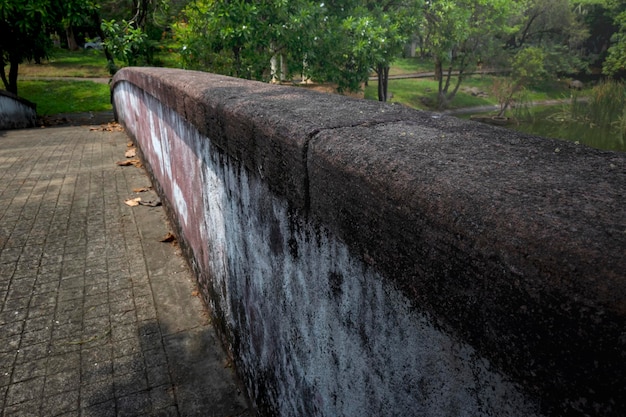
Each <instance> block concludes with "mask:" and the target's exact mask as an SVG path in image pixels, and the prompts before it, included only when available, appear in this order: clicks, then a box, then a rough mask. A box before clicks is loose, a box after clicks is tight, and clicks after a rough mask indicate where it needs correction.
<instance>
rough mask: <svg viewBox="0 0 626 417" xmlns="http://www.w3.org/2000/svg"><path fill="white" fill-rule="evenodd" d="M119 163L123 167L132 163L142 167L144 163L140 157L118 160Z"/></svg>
mask: <svg viewBox="0 0 626 417" xmlns="http://www.w3.org/2000/svg"><path fill="white" fill-rule="evenodd" d="M116 164H117V165H119V166H121V167H127V166H130V165H134V166H136V167H137V168H141V167H142V166H143V165H142V163H141V161H140V160H139V159H136V158H135V159H128V160H126V161H117V162H116Z"/></svg>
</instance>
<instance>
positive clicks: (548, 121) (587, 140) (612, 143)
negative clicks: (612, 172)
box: [506, 106, 626, 152]
mask: <svg viewBox="0 0 626 417" xmlns="http://www.w3.org/2000/svg"><path fill="white" fill-rule="evenodd" d="M561 111H562V107H560V106H553V107H546V108H544V109H541V110H536V111H534V113H533V118H532V120H527V121H520V122H519V124H515V123H513V124H510V125H508V126H506V127H507V128H510V129H513V130H518V131H520V132H525V133H530V134H533V135H537V136H545V137H549V138H555V139H564V140H569V141H572V142H579V143H583V144H585V145H588V146H591V147H594V148H598V149H607V150H613V151H621V152H626V140H625V139H624V138H623V137H622V136H621V135H620V134H619V132H618V131H617V130H616V129H603V128H599V127H592V126H590V125H589V124H585V123H574V122H559V121H556V120H554V119H552V118H551V116H553V115H555V114H556V113H558V112H561Z"/></svg>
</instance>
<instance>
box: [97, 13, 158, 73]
mask: <svg viewBox="0 0 626 417" xmlns="http://www.w3.org/2000/svg"><path fill="white" fill-rule="evenodd" d="M102 31H103V32H104V33H105V35H106V40H105V41H104V47H105V48H107V49H108V50H109V51H110V52H111V53H112V54H113V56H115V58H117V59H119V60H121V61H123V62H124V63H125V64H126V65H129V66H134V65H138V64H141V63H149V61H150V57H151V48H152V45H151V43H150V42H149V40H148V36H147V35H146V34H145V33H144V31H143V30H142V29H141V28H139V27H135V25H134V24H133V22H127V21H126V20H122V21H121V22H117V21H115V20H109V21H106V20H105V21H103V22H102ZM109 65H113V64H112V63H111V62H110V63H109ZM109 71H110V72H111V73H114V72H115V68H109Z"/></svg>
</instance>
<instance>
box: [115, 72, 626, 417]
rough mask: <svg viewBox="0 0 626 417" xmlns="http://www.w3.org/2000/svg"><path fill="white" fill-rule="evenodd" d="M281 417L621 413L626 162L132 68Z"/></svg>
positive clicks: (125, 83) (223, 307) (497, 133)
mask: <svg viewBox="0 0 626 417" xmlns="http://www.w3.org/2000/svg"><path fill="white" fill-rule="evenodd" d="M112 88H113V94H114V103H115V109H116V112H117V116H118V118H119V120H120V121H122V123H123V124H124V125H125V126H126V128H127V130H128V132H129V134H130V135H131V136H133V137H134V138H135V140H136V141H137V142H138V144H139V146H140V147H141V150H142V153H143V156H144V159H145V161H146V163H147V165H148V168H149V170H150V172H151V173H152V175H153V177H154V179H155V180H156V182H157V183H158V187H159V188H160V193H161V194H162V197H163V198H164V200H165V201H166V203H167V206H168V208H169V210H170V215H171V217H172V219H173V221H174V223H175V224H176V225H177V228H178V234H179V239H180V240H181V243H182V245H183V247H184V248H185V250H186V252H187V254H188V256H189V258H190V261H191V264H192V266H193V268H194V269H195V271H196V273H197V274H198V279H199V283H200V285H201V287H202V289H203V293H204V296H205V297H206V301H207V303H208V304H209V305H210V307H211V308H212V311H213V314H214V316H215V319H216V322H217V323H218V324H219V326H220V329H221V331H222V334H223V337H224V339H225V342H226V344H227V346H228V348H229V349H230V350H231V351H232V353H233V356H234V358H235V362H236V365H237V368H238V370H239V372H240V374H241V375H242V378H243V379H244V381H245V383H246V386H247V389H248V390H249V392H250V394H251V396H252V397H253V400H254V401H255V402H256V404H257V406H258V407H259V409H260V410H261V411H262V412H264V413H265V415H283V416H299V415H319V416H339V415H342V416H357V415H358V416H362V415H398V416H408V415H428V416H451V415H498V416H529V415H541V414H543V415H559V416H560V415H604V416H608V415H615V416H618V415H623V414H624V412H625V411H626V406H625V404H626V400H625V398H626V361H625V359H626V357H625V356H626V353H625V352H626V349H625V347H626V346H625V345H626V330H625V329H626V326H625V325H626V320H625V315H626V291H625V290H626V282H625V281H626V277H625V272H624V271H626V257H625V256H624V255H626V253H625V251H626V196H625V193H626V191H625V189H626V168H625V167H626V157H625V155H623V154H617V153H611V152H602V151H597V150H593V149H589V148H586V147H583V146H580V145H575V144H573V143H565V142H558V141H552V140H548V139H541V138H533V137H529V136H524V135H520V134H516V133H513V132H509V131H505V130H501V129H497V128H491V127H488V126H482V125H477V124H474V123H471V122H463V121H459V120H457V119H454V118H448V117H443V118H442V117H438V116H437V115H434V114H429V113H423V112H415V111H411V110H408V109H405V108H402V107H399V106H391V105H383V104H379V103H375V102H368V101H359V100H351V99H348V98H345V97H340V96H333V95H322V94H316V93H314V92H310V91H303V90H300V89H295V88H286V87H277V86H270V85H266V84H261V83H255V82H247V81H243V80H236V79H232V78H228V77H221V76H216V75H211V74H204V73H197V72H191V71H179V70H163V69H147V68H144V69H125V70H122V71H121V72H119V73H118V75H116V77H115V79H114V82H113V86H112Z"/></svg>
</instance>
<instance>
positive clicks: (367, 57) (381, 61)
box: [342, 0, 421, 101]
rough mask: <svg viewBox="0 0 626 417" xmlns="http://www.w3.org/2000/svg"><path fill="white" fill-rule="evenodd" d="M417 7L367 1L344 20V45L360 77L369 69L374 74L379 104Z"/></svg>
mask: <svg viewBox="0 0 626 417" xmlns="http://www.w3.org/2000/svg"><path fill="white" fill-rule="evenodd" d="M420 5H421V2H420V1H404V2H402V1H400V2H398V1H393V0H391V1H387V2H375V3H369V2H368V3H367V4H366V6H365V7H357V8H356V9H355V10H354V11H353V12H352V13H353V14H351V15H350V16H348V17H346V18H345V19H344V20H343V24H342V27H343V29H344V31H345V34H344V37H345V39H346V41H345V42H344V44H346V45H348V49H349V52H350V55H351V56H352V58H353V59H354V61H357V62H361V65H360V68H362V69H363V71H364V73H363V74H362V75H360V77H361V78H365V80H366V79H367V77H368V76H369V70H370V68H373V70H374V71H375V72H376V75H377V79H378V81H377V82H378V100H379V101H387V95H388V91H387V90H388V88H387V87H388V81H389V67H390V65H391V63H392V62H393V60H394V59H396V58H397V57H398V56H400V55H401V53H402V51H403V49H404V46H405V44H406V43H407V42H408V40H409V35H410V33H411V29H412V28H413V27H414V26H415V24H416V22H417V16H418V14H419V11H420V10H419V6H420ZM360 81H361V80H360ZM362 81H364V80H362Z"/></svg>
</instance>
